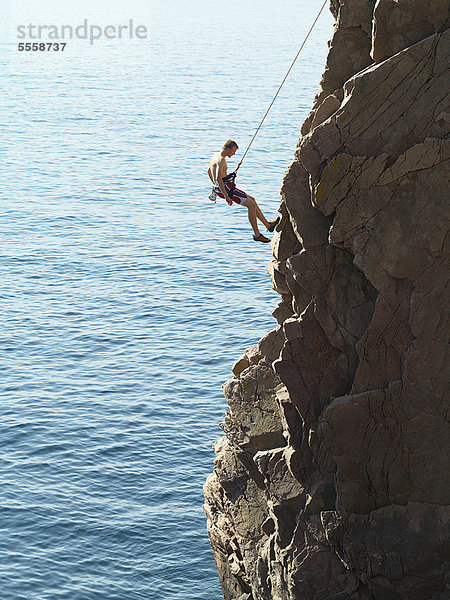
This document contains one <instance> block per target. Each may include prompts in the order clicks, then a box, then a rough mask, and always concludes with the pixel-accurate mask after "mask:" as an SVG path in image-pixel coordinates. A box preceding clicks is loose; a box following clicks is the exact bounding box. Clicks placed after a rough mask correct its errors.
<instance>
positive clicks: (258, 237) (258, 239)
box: [253, 233, 270, 244]
mask: <svg viewBox="0 0 450 600" xmlns="http://www.w3.org/2000/svg"><path fill="white" fill-rule="evenodd" d="M253 239H254V240H255V242H262V243H263V244H267V243H268V242H270V240H269V238H266V236H265V235H263V234H262V233H260V234H259V235H254V236H253Z"/></svg>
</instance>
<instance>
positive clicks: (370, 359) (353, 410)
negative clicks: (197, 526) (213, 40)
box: [205, 0, 450, 600]
mask: <svg viewBox="0 0 450 600" xmlns="http://www.w3.org/2000/svg"><path fill="white" fill-rule="evenodd" d="M331 10H332V12H333V14H334V16H335V17H336V27H335V32H334V35H333V38H332V40H331V43H330V50H329V56H328V60H327V65H326V68H325V71H324V75H323V77H322V81H321V87H320V91H319V93H318V94H317V96H316V99H315V101H314V104H313V107H312V109H311V112H310V114H309V116H308V118H307V119H306V121H305V123H304V124H303V126H302V137H301V139H300V141H299V144H298V147H297V149H296V151H295V155H294V160H293V162H292V164H291V165H290V166H289V168H288V170H287V173H286V175H285V177H284V180H283V183H282V188H281V196H282V202H281V206H280V213H281V221H280V223H279V225H278V226H277V231H276V232H275V235H274V238H273V241H272V250H273V255H274V260H273V261H272V262H271V263H270V265H269V274H270V278H271V281H272V287H273V288H274V289H275V290H276V291H277V292H278V293H279V294H280V296H281V301H280V303H279V305H278V307H277V308H276V309H275V311H274V313H273V314H274V317H275V319H276V320H277V323H278V326H277V327H276V328H275V329H274V330H273V331H272V332H270V333H268V334H267V335H266V336H265V337H264V338H263V339H262V340H261V341H260V342H259V344H258V345H257V347H255V348H251V349H249V350H247V351H246V352H245V353H244V356H243V357H242V358H241V359H239V360H238V361H237V362H236V364H235V365H234V367H233V375H234V378H233V379H231V380H230V381H229V382H227V383H226V384H225V386H224V391H225V396H226V398H227V401H228V404H229V410H228V411H227V412H226V416H225V420H224V423H223V424H222V428H223V430H224V433H225V436H224V437H223V438H221V439H220V440H219V441H218V442H217V443H216V445H215V451H216V460H215V465H214V472H213V474H212V475H211V476H210V477H209V478H208V480H207V482H206V484H205V498H206V503H205V513H206V515H207V522H208V532H209V536H210V539H211V544H212V548H213V552H214V556H215V560H216V564H217V568H218V572H219V577H220V580H221V585H222V590H223V595H224V598H225V600H300V599H302V600H303V599H308V600H324V599H328V598H329V599H331V598H333V599H342V600H344V599H347V600H348V599H350V600H356V599H358V600H359V599H361V600H365V599H367V600H369V599H371V600H385V599H387V600H389V599H392V600H394V599H395V600H403V599H404V600H429V599H431V600H444V598H447V597H448V593H449V590H448V587H447V586H448V579H447V578H448V564H447V563H446V559H448V556H449V548H448V545H449V542H448V540H449V535H448V533H449V531H448V529H449V510H448V508H447V506H448V503H449V499H450V489H449V483H448V482H449V478H448V466H447V463H448V459H447V457H448V455H449V431H448V405H447V403H446V402H445V400H446V392H447V390H448V389H449V381H448V373H449V371H450V369H449V365H448V338H449V325H448V309H447V307H448V305H449V297H448V264H449V262H448V251H449V244H448V240H449V236H448V229H449V220H450V219H449V216H450V215H449V209H448V203H447V186H448V178H449V177H448V175H449V142H448V139H447V138H448V112H447V111H448V83H447V80H448V72H447V71H448V66H447V65H448V55H449V39H448V38H449V30H448V4H447V2H446V1H444V0H433V1H432V2H429V3H424V2H420V1H419V0H395V1H394V0H377V2H373V1H367V0H332V1H331Z"/></svg>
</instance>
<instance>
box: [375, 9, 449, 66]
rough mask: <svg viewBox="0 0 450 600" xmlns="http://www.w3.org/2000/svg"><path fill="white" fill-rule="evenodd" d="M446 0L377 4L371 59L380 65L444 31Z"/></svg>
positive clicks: (446, 20) (446, 19)
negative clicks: (382, 61) (427, 37)
mask: <svg viewBox="0 0 450 600" xmlns="http://www.w3.org/2000/svg"><path fill="white" fill-rule="evenodd" d="M448 11H449V4H448V2H447V1H446V0H433V1H432V2H424V1H423V0H379V1H378V2H377V4H376V6H375V11H374V15H373V36H372V52H371V55H372V58H373V59H374V60H375V61H376V62H379V61H381V60H384V59H385V58H388V57H389V56H392V55H393V54H396V53H397V52H399V51H400V50H403V49H404V48H407V47H408V46H411V45H412V44H414V43H415V42H419V41H420V40H422V39H423V38H424V37H426V36H428V35H431V34H432V33H436V32H437V31H441V30H442V29H445V25H446V23H447V22H448Z"/></svg>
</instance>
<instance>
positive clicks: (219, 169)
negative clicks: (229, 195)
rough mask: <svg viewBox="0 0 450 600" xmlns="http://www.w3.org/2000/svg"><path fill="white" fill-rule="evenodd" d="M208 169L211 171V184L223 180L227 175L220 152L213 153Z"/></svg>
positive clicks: (225, 165)
mask: <svg viewBox="0 0 450 600" xmlns="http://www.w3.org/2000/svg"><path fill="white" fill-rule="evenodd" d="M209 168H210V170H211V175H212V179H213V183H215V182H216V181H219V180H220V178H222V179H223V178H224V177H226V175H227V163H226V160H225V158H224V157H223V156H221V154H220V152H214V154H213V155H212V157H211V160H210V161H209Z"/></svg>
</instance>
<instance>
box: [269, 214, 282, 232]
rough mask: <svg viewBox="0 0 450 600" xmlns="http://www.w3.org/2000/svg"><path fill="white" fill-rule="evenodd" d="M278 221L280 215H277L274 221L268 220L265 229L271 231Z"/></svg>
mask: <svg viewBox="0 0 450 600" xmlns="http://www.w3.org/2000/svg"><path fill="white" fill-rule="evenodd" d="M279 222H280V217H277V218H276V219H275V221H269V227H268V228H267V231H270V232H271V233H272V231H273V230H274V229H275V227H276V226H277V225H278V223H279Z"/></svg>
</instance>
